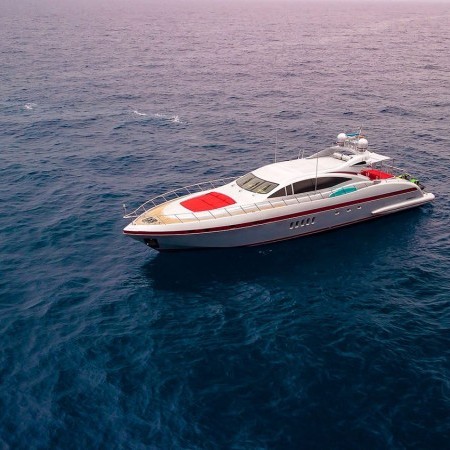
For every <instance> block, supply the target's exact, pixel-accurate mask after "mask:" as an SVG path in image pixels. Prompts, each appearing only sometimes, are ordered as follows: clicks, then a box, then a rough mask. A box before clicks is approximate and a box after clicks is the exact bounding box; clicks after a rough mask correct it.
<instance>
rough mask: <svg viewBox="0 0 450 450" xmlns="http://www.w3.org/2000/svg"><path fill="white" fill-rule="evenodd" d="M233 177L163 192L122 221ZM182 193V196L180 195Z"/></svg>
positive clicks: (213, 186)
mask: <svg viewBox="0 0 450 450" xmlns="http://www.w3.org/2000/svg"><path fill="white" fill-rule="evenodd" d="M235 179H236V178H235V177H227V178H219V179H217V180H210V181H205V182H203V183H195V184H190V185H188V186H183V187H181V188H177V189H173V190H171V191H168V192H165V193H164V194H160V195H157V196H156V197H153V198H151V199H150V200H147V201H146V202H145V203H142V205H141V206H139V207H138V208H136V209H135V210H134V211H132V212H130V213H127V214H125V215H124V216H123V218H124V219H133V218H136V217H139V216H140V215H141V214H143V213H145V212H146V211H147V210H148V209H153V208H156V207H157V206H159V205H161V204H163V203H166V202H168V201H171V200H175V199H176V198H179V197H183V196H184V195H190V194H194V193H195V192H200V191H202V190H204V189H205V186H207V185H209V186H210V187H211V188H212V189H214V188H216V187H219V186H222V185H223V184H224V183H227V182H230V181H232V180H235ZM193 188H196V189H195V190H194V189H193ZM182 192H183V194H181V193H182Z"/></svg>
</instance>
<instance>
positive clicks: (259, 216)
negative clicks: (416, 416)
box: [124, 182, 434, 251]
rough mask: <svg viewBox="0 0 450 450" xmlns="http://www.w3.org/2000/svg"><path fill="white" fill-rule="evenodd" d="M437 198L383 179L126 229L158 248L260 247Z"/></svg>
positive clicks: (126, 232) (159, 249)
mask: <svg viewBox="0 0 450 450" xmlns="http://www.w3.org/2000/svg"><path fill="white" fill-rule="evenodd" d="M433 199H434V195H433V194H430V193H423V192H422V190H420V189H419V188H418V187H417V186H415V185H412V183H409V182H396V183H391V184H388V183H379V184H374V185H373V186H371V187H369V188H366V189H362V190H358V191H356V192H352V193H349V194H346V195H342V196H338V197H330V198H327V199H323V198H321V199H317V200H312V201H311V202H303V203H298V202H294V203H293V204H290V205H286V206H282V207H279V208H272V209H269V210H263V211H259V210H258V211H255V212H248V213H245V214H239V215H233V216H231V217H221V218H216V219H210V220H201V221H193V222H189V223H174V224H164V225H161V224H159V225H158V224H156V225H155V224H149V225H143V224H141V225H136V224H133V223H131V224H130V225H128V226H127V227H126V228H125V229H124V233H125V234H126V235H128V236H130V237H132V238H134V239H137V240H139V241H142V242H144V243H145V244H147V245H148V246H150V247H152V248H154V249H155V250H158V251H170V250H187V249H195V248H197V249H199V248H225V247H244V246H255V245H261V244H267V243H271V242H277V241H282V240H287V239H294V238H298V237H302V236H307V235H311V234H314V233H319V232H322V231H327V230H331V229H334V228H338V227H342V226H346V225H351V224H354V223H358V222H362V221H365V220H369V219H373V218H376V217H380V216H382V215H386V214H391V213H394V212H397V211H402V210H405V209H408V208H413V207H416V206H420V205H422V204H424V203H427V202H430V201H432V200H433Z"/></svg>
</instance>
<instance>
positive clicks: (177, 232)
mask: <svg viewBox="0 0 450 450" xmlns="http://www.w3.org/2000/svg"><path fill="white" fill-rule="evenodd" d="M389 159H390V158H388V157H386V156H383V155H380V154H377V153H374V152H370V151H369V149H368V141H367V140H366V139H365V138H364V137H363V136H361V135H360V134H359V133H357V134H354V135H346V134H345V133H341V134H339V135H338V139H337V144H336V145H334V146H332V147H329V148H326V149H325V150H322V151H320V152H318V153H316V154H314V155H312V156H309V157H307V158H301V159H295V160H292V161H283V162H278V163H273V164H269V165H267V166H264V167H260V168H258V169H256V170H254V171H252V172H250V173H248V174H246V175H244V176H242V177H240V178H238V179H232V180H216V181H210V182H207V183H202V184H197V185H193V186H187V187H185V188H182V189H178V190H174V191H170V192H168V193H167V194H164V195H161V196H158V197H156V198H154V199H151V200H149V201H147V202H146V203H144V204H143V205H141V206H140V207H139V208H138V209H136V210H135V211H133V212H132V213H130V214H127V215H126V216H125V218H132V219H133V220H132V222H131V223H130V224H129V225H127V226H126V227H125V229H124V233H125V234H126V235H128V236H130V237H132V238H134V239H137V240H139V241H142V242H144V243H145V244H146V245H148V246H149V247H152V248H154V249H156V250H160V251H164V250H182V249H192V248H219V247H240V246H251V245H259V244H265V243H269V242H275V241H281V240H285V239H293V238H296V237H301V236H306V235H310V234H313V233H318V232H321V231H326V230H330V229H333V228H337V227H341V226H344V225H350V224H353V223H357V222H361V221H363V220H368V219H372V218H375V217H378V216H381V215H385V214H390V213H393V212H397V211H402V210H404V209H408V208H412V207H415V206H419V205H422V204H424V203H427V202H430V201H432V200H433V199H434V195H433V194H431V193H426V192H425V191H424V188H423V186H422V185H421V184H420V183H419V182H418V181H417V180H414V179H413V178H411V177H410V176H409V175H408V174H405V173H401V171H399V169H396V168H394V167H392V166H390V165H389V164H388V163H386V161H388V160H389Z"/></svg>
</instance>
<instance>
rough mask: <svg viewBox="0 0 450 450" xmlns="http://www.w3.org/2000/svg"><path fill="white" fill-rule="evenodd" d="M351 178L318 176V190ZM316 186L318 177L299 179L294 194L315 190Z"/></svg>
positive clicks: (295, 184)
mask: <svg viewBox="0 0 450 450" xmlns="http://www.w3.org/2000/svg"><path fill="white" fill-rule="evenodd" d="M348 180H350V178H346V177H322V178H317V190H320V189H327V188H330V187H333V186H336V185H338V184H341V183H344V182H345V181H348ZM315 187H316V179H315V178H311V179H309V180H302V181H297V183H294V194H302V193H304V192H311V191H314V189H315Z"/></svg>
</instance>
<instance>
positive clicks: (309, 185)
mask: <svg viewBox="0 0 450 450" xmlns="http://www.w3.org/2000/svg"><path fill="white" fill-rule="evenodd" d="M315 182H316V180H315V179H311V180H302V181H297V183H294V184H293V187H294V194H302V193H303V192H309V191H313V190H314V186H315ZM317 189H319V188H317Z"/></svg>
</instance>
